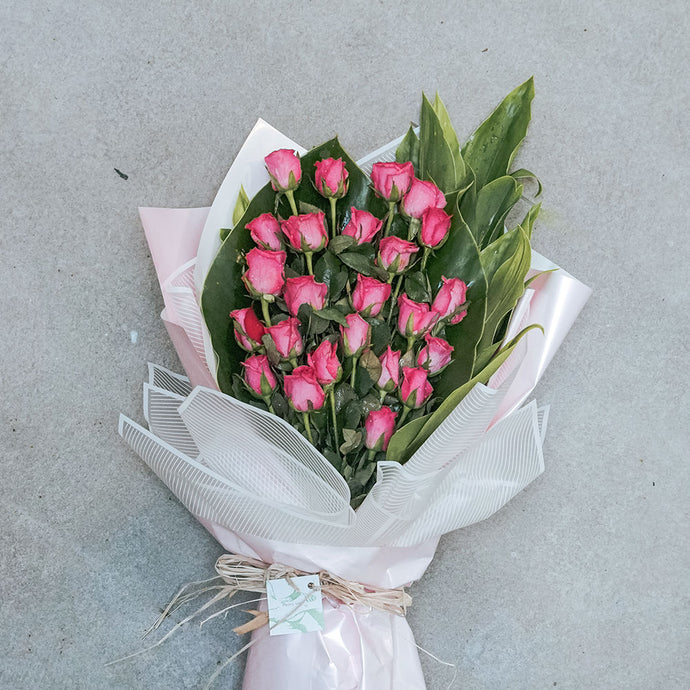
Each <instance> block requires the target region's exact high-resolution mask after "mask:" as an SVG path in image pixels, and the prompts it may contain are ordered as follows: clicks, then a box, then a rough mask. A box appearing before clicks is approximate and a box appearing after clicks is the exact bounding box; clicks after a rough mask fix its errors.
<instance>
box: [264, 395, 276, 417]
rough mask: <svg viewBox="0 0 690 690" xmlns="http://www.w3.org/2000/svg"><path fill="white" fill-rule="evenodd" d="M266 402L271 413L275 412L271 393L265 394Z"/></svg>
mask: <svg viewBox="0 0 690 690" xmlns="http://www.w3.org/2000/svg"><path fill="white" fill-rule="evenodd" d="M264 402H265V403H266V406H267V407H268V411H269V412H270V413H271V414H275V413H276V411H275V410H274V409H273V405H271V396H270V395H266V396H264Z"/></svg>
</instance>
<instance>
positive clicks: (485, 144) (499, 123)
mask: <svg viewBox="0 0 690 690" xmlns="http://www.w3.org/2000/svg"><path fill="white" fill-rule="evenodd" d="M533 98H534V80H533V78H532V77H530V78H529V79H528V80H527V81H526V82H525V83H524V84H521V85H520V86H518V87H517V88H516V89H515V90H514V91H511V92H510V93H509V94H508V95H507V96H506V97H505V98H504V99H503V101H502V102H501V103H500V105H499V106H498V107H497V108H496V110H494V112H493V113H492V114H491V115H490V116H489V117H488V119H487V120H485V121H484V122H483V123H482V124H481V125H480V126H479V128H478V129H477V131H476V132H475V133H474V134H473V135H472V136H471V137H470V138H469V141H468V142H467V143H466V144H465V146H464V147H463V149H462V154H463V156H464V158H465V162H466V163H467V164H468V165H469V166H470V167H471V168H472V170H474V173H475V176H476V179H477V188H478V189H481V188H482V187H483V186H484V185H485V184H487V183H489V182H491V180H495V179H496V178H497V177H502V176H503V175H506V174H507V173H508V170H509V168H510V165H511V163H512V162H513V158H514V157H515V154H516V153H517V150H518V148H519V147H520V144H521V143H522V140H523V139H524V138H525V135H526V134H527V126H528V125H529V121H530V117H531V113H530V104H531V102H532V99H533Z"/></svg>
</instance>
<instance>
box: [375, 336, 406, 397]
mask: <svg viewBox="0 0 690 690" xmlns="http://www.w3.org/2000/svg"><path fill="white" fill-rule="evenodd" d="M400 354H401V353H400V352H398V351H397V350H393V349H392V348H391V346H390V345H389V346H388V349H387V350H386V351H385V352H384V353H383V354H382V355H381V356H380V357H379V362H381V376H380V377H379V380H378V382H377V383H376V385H377V386H378V387H379V388H380V389H381V390H384V391H386V393H390V392H391V391H394V390H395V389H396V388H397V387H398V386H399V385H400Z"/></svg>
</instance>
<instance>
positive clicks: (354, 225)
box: [342, 206, 383, 244]
mask: <svg viewBox="0 0 690 690" xmlns="http://www.w3.org/2000/svg"><path fill="white" fill-rule="evenodd" d="M382 225H383V221H382V220H379V219H378V218H377V217H376V216H373V215H372V214H371V213H369V211H359V210H358V209H356V208H355V207H354V206H353V207H352V208H350V222H349V223H348V224H347V225H346V226H345V227H344V228H343V230H342V234H343V235H348V236H349V237H353V238H354V239H355V241H356V242H357V244H364V243H365V242H371V241H372V240H373V239H374V236H375V235H376V233H377V232H378V231H379V230H380V229H381V226H382Z"/></svg>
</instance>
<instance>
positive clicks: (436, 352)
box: [417, 333, 455, 374]
mask: <svg viewBox="0 0 690 690" xmlns="http://www.w3.org/2000/svg"><path fill="white" fill-rule="evenodd" d="M424 340H425V342H426V345H425V346H424V347H423V348H422V349H421V350H420V351H419V355H418V356H417V364H419V366H420V367H424V368H425V369H426V370H427V371H428V372H429V374H438V372H439V371H441V369H444V368H445V367H446V366H448V364H450V360H451V355H452V354H453V350H454V349H455V348H454V347H453V346H452V345H451V344H450V343H448V342H447V341H446V340H444V339H443V338H434V337H433V336H432V335H429V334H428V333H427V334H426V335H425V336H424Z"/></svg>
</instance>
